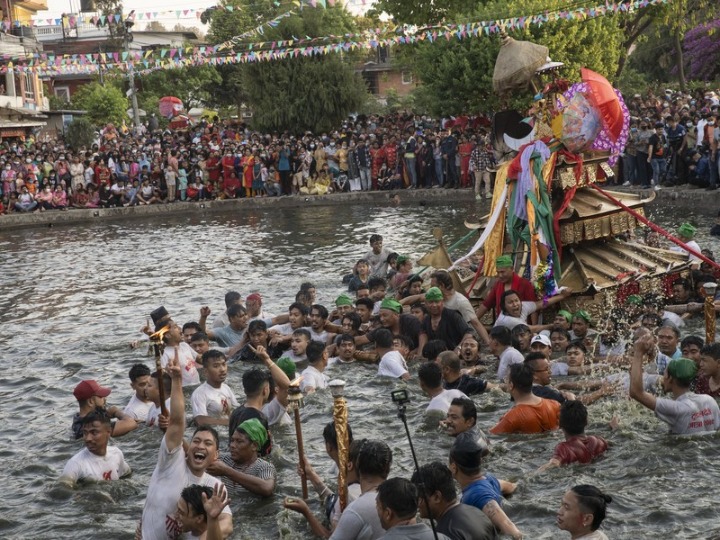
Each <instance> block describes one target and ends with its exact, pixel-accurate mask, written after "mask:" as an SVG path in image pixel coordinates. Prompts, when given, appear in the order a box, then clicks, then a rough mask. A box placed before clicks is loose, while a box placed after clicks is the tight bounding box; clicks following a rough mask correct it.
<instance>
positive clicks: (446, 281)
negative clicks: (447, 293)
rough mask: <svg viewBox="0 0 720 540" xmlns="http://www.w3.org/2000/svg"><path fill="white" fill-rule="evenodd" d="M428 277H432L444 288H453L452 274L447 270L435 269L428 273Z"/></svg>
mask: <svg viewBox="0 0 720 540" xmlns="http://www.w3.org/2000/svg"><path fill="white" fill-rule="evenodd" d="M430 279H434V280H435V281H437V282H438V285H442V286H443V287H445V288H446V289H452V288H453V280H452V276H451V275H450V272H448V271H447V270H436V271H435V272H433V273H432V274H430Z"/></svg>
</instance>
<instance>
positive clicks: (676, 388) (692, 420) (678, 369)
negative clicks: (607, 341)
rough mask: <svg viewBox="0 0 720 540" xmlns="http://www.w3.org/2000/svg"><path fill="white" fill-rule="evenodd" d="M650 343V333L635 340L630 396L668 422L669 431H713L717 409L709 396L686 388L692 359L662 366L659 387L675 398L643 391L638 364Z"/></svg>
mask: <svg viewBox="0 0 720 540" xmlns="http://www.w3.org/2000/svg"><path fill="white" fill-rule="evenodd" d="M654 346H655V343H654V340H653V338H652V336H647V335H646V336H643V337H641V338H639V339H638V340H637V341H636V342H635V352H634V355H633V359H632V365H631V367H630V397H632V398H633V399H635V400H636V401H638V402H640V403H641V404H642V405H644V406H645V407H647V408H648V409H650V410H652V411H655V416H657V417H658V418H659V419H660V420H662V421H663V422H665V423H666V424H668V425H669V426H670V433H671V434H673V435H697V434H707V433H715V432H716V431H717V430H718V429H720V409H719V408H718V404H717V402H716V401H715V399H713V398H712V397H710V396H708V395H705V394H695V393H694V392H691V391H690V384H691V383H692V381H693V380H694V379H695V375H697V366H696V364H695V362H693V361H692V360H690V359H688V358H678V359H676V360H672V361H670V363H669V364H668V366H667V368H666V370H665V373H664V376H663V379H662V386H663V390H665V392H669V393H671V394H672V395H673V397H674V398H675V399H667V398H657V397H655V396H654V395H653V394H651V393H649V392H646V391H644V389H643V380H642V375H643V372H642V364H643V360H644V358H645V356H646V355H647V353H648V352H649V351H650V350H651V349H652V348H653V347H654Z"/></svg>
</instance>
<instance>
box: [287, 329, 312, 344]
mask: <svg viewBox="0 0 720 540" xmlns="http://www.w3.org/2000/svg"><path fill="white" fill-rule="evenodd" d="M292 335H293V337H299V336H303V337H305V338H307V340H308V341H312V335H310V330H307V329H306V328H298V329H297V330H295V331H294V332H293V333H292Z"/></svg>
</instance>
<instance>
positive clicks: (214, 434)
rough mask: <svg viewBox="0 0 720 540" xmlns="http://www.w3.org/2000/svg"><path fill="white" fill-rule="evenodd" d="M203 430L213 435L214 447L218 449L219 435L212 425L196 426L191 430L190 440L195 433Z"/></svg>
mask: <svg viewBox="0 0 720 540" xmlns="http://www.w3.org/2000/svg"><path fill="white" fill-rule="evenodd" d="M203 431H207V432H208V433H210V435H212V436H213V439H215V448H217V449H218V450H219V449H220V435H218V432H217V430H216V429H215V428H214V427H210V426H200V427H198V428H197V429H196V430H195V431H193V434H192V437H191V438H190V440H192V439H194V438H195V435H197V434H198V433H201V432H203Z"/></svg>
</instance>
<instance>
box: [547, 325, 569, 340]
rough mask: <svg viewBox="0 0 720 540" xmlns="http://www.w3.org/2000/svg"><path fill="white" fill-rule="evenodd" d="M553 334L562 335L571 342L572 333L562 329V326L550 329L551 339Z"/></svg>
mask: <svg viewBox="0 0 720 540" xmlns="http://www.w3.org/2000/svg"><path fill="white" fill-rule="evenodd" d="M553 334H562V335H563V336H565V339H567V340H568V341H570V332H568V331H567V330H565V329H564V328H561V327H560V326H553V327H552V328H551V329H550V337H551V338H552V335H553Z"/></svg>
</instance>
